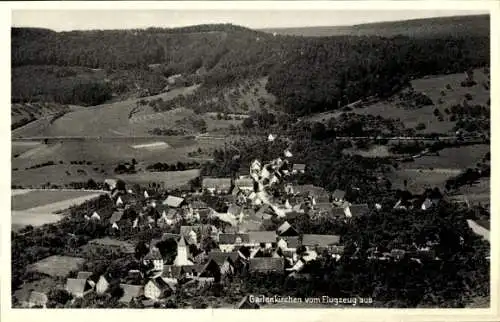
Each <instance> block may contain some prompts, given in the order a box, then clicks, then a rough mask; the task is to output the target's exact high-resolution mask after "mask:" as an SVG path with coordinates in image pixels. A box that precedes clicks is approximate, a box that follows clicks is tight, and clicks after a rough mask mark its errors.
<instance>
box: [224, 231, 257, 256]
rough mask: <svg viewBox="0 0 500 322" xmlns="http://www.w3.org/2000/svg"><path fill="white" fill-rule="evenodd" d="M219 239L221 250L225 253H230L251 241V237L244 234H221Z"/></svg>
mask: <svg viewBox="0 0 500 322" xmlns="http://www.w3.org/2000/svg"><path fill="white" fill-rule="evenodd" d="M218 239H219V249H220V250H221V251H223V252H230V251H232V250H233V248H234V247H235V246H239V245H245V244H248V243H249V241H250V238H249V235H248V234H243V233H221V234H219V237H218Z"/></svg>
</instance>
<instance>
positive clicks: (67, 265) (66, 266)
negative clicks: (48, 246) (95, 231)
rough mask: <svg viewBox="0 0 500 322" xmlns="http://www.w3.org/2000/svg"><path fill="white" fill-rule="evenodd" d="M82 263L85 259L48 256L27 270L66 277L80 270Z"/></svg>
mask: <svg viewBox="0 0 500 322" xmlns="http://www.w3.org/2000/svg"><path fill="white" fill-rule="evenodd" d="M84 262H85V259H83V258H79V257H69V256H50V257H47V258H44V259H42V260H40V261H38V262H36V263H34V264H33V265H31V267H30V268H29V270H30V271H35V272H39V273H42V274H46V275H49V276H60V277H66V276H67V275H68V274H69V273H70V272H71V271H76V270H78V269H80V268H81V266H82V265H83V263H84Z"/></svg>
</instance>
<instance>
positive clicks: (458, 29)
mask: <svg viewBox="0 0 500 322" xmlns="http://www.w3.org/2000/svg"><path fill="white" fill-rule="evenodd" d="M261 30H262V31H265V32H268V33H277V34H279V35H288V36H304V37H327V36H380V37H394V36H409V37H417V38H419V37H421V38H430V37H442V36H450V35H451V36H453V37H456V36H458V35H461V34H462V35H463V34H468V35H476V36H483V35H485V34H488V33H489V30H490V17H489V15H474V16H454V17H440V18H427V19H412V20H404V21H391V22H379V23H369V24H359V25H352V26H321V27H296V28H268V29H261Z"/></svg>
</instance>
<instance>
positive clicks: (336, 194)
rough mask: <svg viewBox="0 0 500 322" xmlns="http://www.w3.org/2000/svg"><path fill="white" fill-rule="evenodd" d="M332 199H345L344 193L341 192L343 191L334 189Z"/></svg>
mask: <svg viewBox="0 0 500 322" xmlns="http://www.w3.org/2000/svg"><path fill="white" fill-rule="evenodd" d="M332 197H333V199H339V200H342V199H344V197H345V191H343V190H339V189H336V190H335V191H334V192H333V195H332Z"/></svg>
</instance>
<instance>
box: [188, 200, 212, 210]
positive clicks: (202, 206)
mask: <svg viewBox="0 0 500 322" xmlns="http://www.w3.org/2000/svg"><path fill="white" fill-rule="evenodd" d="M190 204H191V207H192V208H193V209H205V208H208V205H207V204H206V203H205V202H203V201H201V200H193V201H191V203H190Z"/></svg>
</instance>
